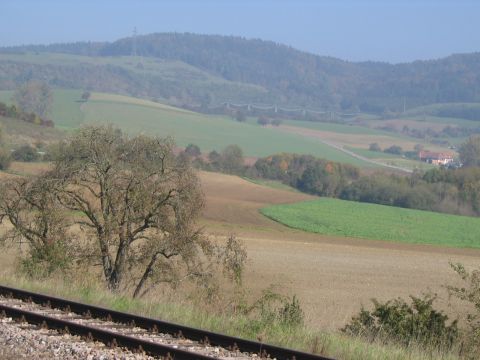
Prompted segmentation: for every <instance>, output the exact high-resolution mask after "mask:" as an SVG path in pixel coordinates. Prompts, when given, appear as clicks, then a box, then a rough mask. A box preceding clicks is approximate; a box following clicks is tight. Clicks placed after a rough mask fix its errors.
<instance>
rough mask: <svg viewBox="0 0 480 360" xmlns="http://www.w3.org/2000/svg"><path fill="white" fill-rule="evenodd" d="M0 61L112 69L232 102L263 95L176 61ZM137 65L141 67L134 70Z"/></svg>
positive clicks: (65, 57) (39, 57) (48, 57)
mask: <svg viewBox="0 0 480 360" xmlns="http://www.w3.org/2000/svg"><path fill="white" fill-rule="evenodd" d="M0 61H14V62H23V63H29V64H39V65H58V66H78V65H82V64H89V65H97V66H101V65H112V66H118V67H120V68H122V69H124V70H127V71H129V72H131V73H135V74H137V75H141V76H144V77H148V76H158V77H161V78H162V79H163V80H165V81H168V82H171V83H180V84H183V85H184V86H188V87H189V88H190V89H192V88H195V89H198V90H201V89H205V88H210V89H211V88H212V87H216V88H220V89H223V91H227V92H228V96H232V97H233V98H236V97H237V96H242V95H245V94H255V95H261V94H264V93H265V92H266V90H265V89H264V88H262V87H261V86H258V85H253V84H245V83H240V82H232V81H228V80H225V79H223V78H221V77H218V76H214V75H212V74H209V73H208V72H205V71H202V70H200V69H198V68H196V67H194V66H191V65H188V64H186V63H184V62H181V61H176V60H161V59H155V58H148V57H133V56H105V57H104V56H102V57H92V56H82V55H70V54H57V53H40V54H38V53H37V54H34V53H24V54H0ZM139 64H141V66H138V65H139Z"/></svg>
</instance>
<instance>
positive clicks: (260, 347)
mask: <svg viewBox="0 0 480 360" xmlns="http://www.w3.org/2000/svg"><path fill="white" fill-rule="evenodd" d="M0 295H2V296H4V297H13V298H17V299H21V300H24V301H31V302H34V303H37V304H41V305H48V306H50V307H52V308H57V309H61V310H68V311H71V312H73V313H77V314H81V315H88V316H90V317H92V318H99V319H108V320H110V321H113V322H118V323H124V324H132V325H133V324H134V325H135V326H137V327H140V328H143V329H146V330H150V331H158V332H161V333H166V334H170V335H173V336H177V337H184V338H187V339H190V340H194V341H199V342H204V343H209V344H210V345H213V346H221V347H223V348H225V349H229V350H236V349H238V350H239V351H241V352H246V353H254V354H258V355H260V356H261V357H268V356H270V358H275V359H278V360H333V359H332V358H328V357H325V356H321V355H315V354H310V353H306V352H302V351H297V350H292V349H287V348H282V347H279V346H275V345H268V344H264V343H260V342H257V341H251V340H245V339H240V338H237V337H233V336H228V335H223V334H219V333H214V332H211V331H206V330H201V329H196V328H192V327H189V326H184V325H179V324H175V323H171V322H166V321H162V320H157V319H152V318H147V317H144V316H139V315H134V314H129V313H124V312H120V311H116V310H112V309H107V308H103V307H99V306H93V305H88V304H84V303H80V302H76V301H71V300H66V299H61V298H58V297H54V296H49V295H44V294H38V293H34V292H30V291H26V290H21V289H16V288H12V287H7V286H1V285H0Z"/></svg>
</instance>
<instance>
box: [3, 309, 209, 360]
mask: <svg viewBox="0 0 480 360" xmlns="http://www.w3.org/2000/svg"><path fill="white" fill-rule="evenodd" d="M0 312H1V313H2V315H4V316H8V317H12V318H16V319H22V320H24V321H26V322H28V323H30V324H35V325H39V326H42V327H46V328H48V329H54V330H58V331H60V332H64V333H69V334H72V335H80V336H84V337H85V338H87V339H91V340H97V341H101V342H103V343H105V344H107V345H109V346H119V347H125V348H128V349H131V350H134V351H142V352H145V353H147V354H150V355H156V356H163V357H166V358H170V359H175V360H177V359H178V360H191V359H198V360H212V359H216V358H215V357H211V356H206V355H202V354H198V353H195V352H189V351H186V350H180V349H176V348H173V347H171V346H167V345H163V344H159V343H156V342H153V341H148V340H143V339H140V338H137V337H133V336H129V335H124V334H121V333H118V332H114V331H110V330H106V329H102V328H99V327H96V326H89V325H83V324H79V323H76V322H73V321H68V320H64V319H59V318H56V317H52V316H48V315H44V314H39V313H36V312H33V311H27V310H24V309H19V308H15V307H11V306H6V305H4V304H0Z"/></svg>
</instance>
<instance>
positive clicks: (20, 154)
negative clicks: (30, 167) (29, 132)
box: [12, 145, 40, 162]
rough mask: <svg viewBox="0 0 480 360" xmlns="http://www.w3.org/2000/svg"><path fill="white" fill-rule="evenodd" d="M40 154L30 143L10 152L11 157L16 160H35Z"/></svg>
mask: <svg viewBox="0 0 480 360" xmlns="http://www.w3.org/2000/svg"><path fill="white" fill-rule="evenodd" d="M39 158H40V155H39V154H38V153H37V150H35V149H34V148H33V147H31V146H30V145H23V146H22V147H20V148H18V149H17V150H15V151H14V152H12V159H13V160H16V161H24V162H33V161H37V160H38V159H39Z"/></svg>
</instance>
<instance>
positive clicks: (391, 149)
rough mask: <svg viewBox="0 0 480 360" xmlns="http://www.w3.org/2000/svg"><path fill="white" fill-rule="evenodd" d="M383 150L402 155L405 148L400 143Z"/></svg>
mask: <svg viewBox="0 0 480 360" xmlns="http://www.w3.org/2000/svg"><path fill="white" fill-rule="evenodd" d="M383 152H385V153H388V154H394V155H402V153H403V150H402V148H401V147H400V146H398V145H392V146H390V147H389V148H386V149H385V150H383Z"/></svg>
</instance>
